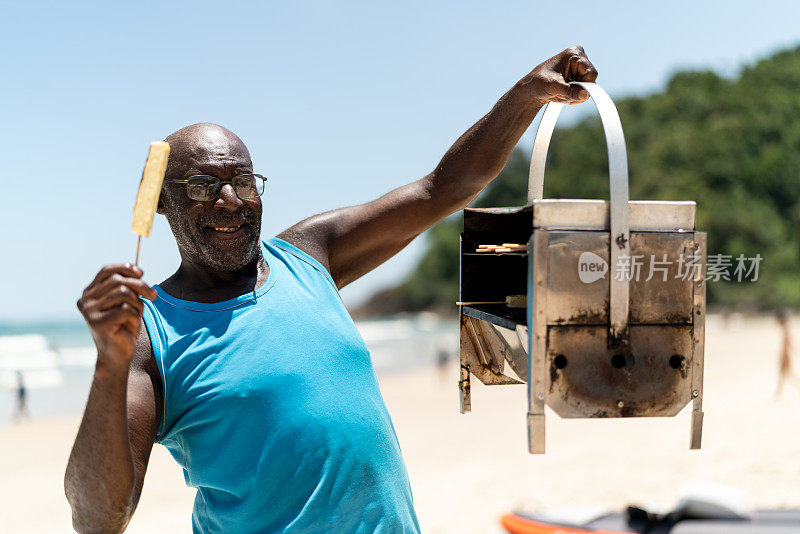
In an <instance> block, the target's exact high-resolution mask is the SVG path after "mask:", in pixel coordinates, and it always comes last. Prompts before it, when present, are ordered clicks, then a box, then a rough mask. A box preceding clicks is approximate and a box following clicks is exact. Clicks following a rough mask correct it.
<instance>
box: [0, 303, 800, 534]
mask: <svg viewBox="0 0 800 534" xmlns="http://www.w3.org/2000/svg"><path fill="white" fill-rule="evenodd" d="M791 326H792V334H793V340H794V343H795V345H794V348H793V371H794V374H795V377H797V376H798V375H800V350H798V349H800V318H797V317H795V318H794V319H793V320H792V323H791ZM780 341H781V336H780V333H779V330H778V327H777V324H776V322H775V320H774V319H773V318H770V317H765V318H747V319H744V318H738V317H736V316H734V317H732V318H731V319H730V321H729V322H728V323H727V324H726V323H725V322H724V321H723V320H722V319H721V318H720V317H717V316H711V317H710V318H709V321H708V336H707V342H706V372H705V398H704V410H705V427H704V433H703V448H702V450H700V451H691V450H689V411H688V410H689V408H688V407H687V409H684V411H683V412H681V414H679V415H678V416H677V417H675V418H668V419H625V420H561V419H559V418H558V417H557V416H556V415H554V414H553V413H552V412H550V413H549V415H548V422H547V432H548V435H547V447H548V452H547V454H545V455H543V456H531V455H529V454H528V453H527V450H526V427H525V413H526V398H525V387H524V386H505V387H494V388H488V387H484V386H482V385H481V384H479V383H478V382H477V381H476V380H475V381H473V398H472V409H473V412H472V413H471V414H467V415H461V414H459V413H458V389H457V385H456V382H457V380H458V373H457V368H456V365H455V364H453V365H451V366H450V367H449V369H448V370H447V373H446V376H444V377H441V376H440V374H439V373H438V370H436V369H431V368H417V369H414V370H412V371H403V372H392V373H387V374H384V375H382V376H380V380H381V388H382V391H383V395H384V398H385V400H386V403H387V405H388V407H389V411H390V413H391V415H392V418H393V420H394V424H395V427H396V429H397V433H398V435H399V439H400V443H401V446H402V450H403V456H404V458H405V461H406V464H407V466H408V471H409V475H410V477H411V483H412V487H413V491H414V500H415V504H416V508H417V513H418V515H419V519H420V522H421V524H422V528H423V531H424V532H429V533H445V532H447V533H449V532H459V533H500V532H503V531H502V529H501V528H500V526H499V522H498V518H499V516H500V515H501V514H502V513H505V512H508V511H511V510H512V509H524V510H534V509H551V508H557V507H571V506H594V505H598V506H607V507H611V508H619V507H622V506H625V505H627V504H630V503H639V504H647V503H659V504H663V505H669V504H670V503H672V502H674V501H675V499H676V497H677V495H678V492H679V490H680V488H681V487H682V486H683V485H684V484H686V483H687V482H689V481H692V480H707V481H712V482H717V483H722V484H725V485H728V486H731V487H734V488H737V489H739V490H741V491H743V492H745V493H746V495H747V497H748V498H749V500H750V503H751V504H752V505H753V506H755V507H762V508H764V507H766V508H776V507H796V508H797V507H800V483H798V481H799V480H800V410H798V406H800V381H798V378H794V382H793V383H787V384H786V385H785V387H784V390H783V393H782V395H781V396H780V397H776V395H775V390H776V385H777V370H778V354H779V345H780ZM78 422H79V419H78V418H77V417H70V418H65V419H51V420H46V421H44V420H43V421H37V422H34V423H30V424H22V425H18V426H13V425H6V426H3V427H0V503H2V504H0V532H4V533H6V532H8V533H17V532H22V533H28V532H36V533H39V532H41V533H51V532H53V533H55V532H71V531H72V530H71V526H70V517H69V508H68V505H67V503H66V500H65V498H64V496H63V489H62V478H63V473H64V467H65V465H66V460H67V456H68V454H69V449H70V446H71V443H72V440H73V438H74V435H75V433H76V431H77V426H78ZM193 498H194V491H193V490H192V489H191V488H187V487H186V486H185V485H184V481H183V475H182V472H181V470H180V468H179V467H178V466H177V464H176V463H175V462H174V461H173V460H172V458H171V457H170V456H169V454H168V453H167V452H166V449H164V448H163V447H161V446H156V447H155V449H154V452H153V455H152V458H151V461H150V467H149V470H148V474H147V478H146V481H145V487H144V491H143V496H142V499H141V502H140V504H139V508H138V510H137V511H136V515H135V516H134V518H133V521H132V522H131V524H130V527H129V528H128V531H127V532H132V533H152V532H176V533H180V532H191V523H190V515H191V507H192V501H193Z"/></svg>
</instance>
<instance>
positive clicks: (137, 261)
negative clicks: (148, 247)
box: [133, 235, 142, 265]
mask: <svg viewBox="0 0 800 534" xmlns="http://www.w3.org/2000/svg"><path fill="white" fill-rule="evenodd" d="M141 244H142V236H141V235H140V236H139V239H137V240H136V261H134V262H133V264H134V265H139V246H140V245H141Z"/></svg>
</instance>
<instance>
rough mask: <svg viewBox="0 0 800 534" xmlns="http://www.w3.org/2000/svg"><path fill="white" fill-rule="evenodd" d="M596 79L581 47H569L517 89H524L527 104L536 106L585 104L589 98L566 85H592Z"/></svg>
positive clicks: (586, 94)
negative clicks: (529, 102)
mask: <svg viewBox="0 0 800 534" xmlns="http://www.w3.org/2000/svg"><path fill="white" fill-rule="evenodd" d="M596 79H597V69H595V68H594V65H592V62H591V61H589V58H588V57H586V53H585V52H584V51H583V47H581V46H572V47H570V48H567V49H566V50H564V51H563V52H560V53H558V54H556V55H555V56H553V57H551V58H550V59H548V60H547V61H545V62H544V63H542V64H541V65H539V66H537V67H536V68H535V69H533V70H532V71H531V73H530V74H528V75H527V76H525V77H524V78H522V79H521V80H520V81H519V83H518V85H519V86H521V87H524V88H525V89H527V91H528V95H529V98H530V99H531V102H532V103H535V104H536V105H538V106H542V105H544V104H545V103H547V102H559V103H561V104H578V103H579V102H584V101H585V100H587V99H588V98H589V94H588V93H587V92H586V91H585V90H584V89H583V88H582V87H580V86H577V85H570V84H569V82H594V81H595V80H596Z"/></svg>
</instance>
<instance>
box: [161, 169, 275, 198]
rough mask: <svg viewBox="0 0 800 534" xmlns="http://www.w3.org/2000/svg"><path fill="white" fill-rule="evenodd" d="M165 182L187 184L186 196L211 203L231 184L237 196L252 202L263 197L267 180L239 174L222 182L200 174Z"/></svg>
mask: <svg viewBox="0 0 800 534" xmlns="http://www.w3.org/2000/svg"><path fill="white" fill-rule="evenodd" d="M164 181H165V182H169V183H173V184H186V194H187V195H188V196H189V198H191V199H192V200H199V201H203V202H205V201H209V200H216V198H217V196H219V192H220V191H222V186H223V185H225V184H231V187H233V190H234V191H235V192H236V196H237V197H239V198H241V199H242V200H252V199H254V198H258V197H259V196H261V193H263V192H264V183H265V182H266V181H267V179H266V178H265V177H263V176H261V175H260V174H251V173H246V174H237V175H236V176H234V177H233V178H231V179H230V181H228V180H220V179H219V178H217V177H215V176H208V175H205V174H198V175H197V176H190V177H189V178H184V179H182V180H179V179H177V178H164Z"/></svg>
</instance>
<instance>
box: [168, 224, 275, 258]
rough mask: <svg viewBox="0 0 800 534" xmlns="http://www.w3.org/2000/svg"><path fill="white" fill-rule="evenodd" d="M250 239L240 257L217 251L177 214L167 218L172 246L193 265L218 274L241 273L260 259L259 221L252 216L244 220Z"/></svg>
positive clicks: (193, 225) (235, 252)
mask: <svg viewBox="0 0 800 534" xmlns="http://www.w3.org/2000/svg"><path fill="white" fill-rule="evenodd" d="M246 219H247V223H248V225H249V227H250V228H249V232H250V235H249V236H248V238H247V242H246V243H245V244H244V247H243V250H242V252H241V253H239V252H238V251H230V250H220V249H219V248H217V247H216V246H214V244H213V243H211V242H209V241H208V239H207V238H206V237H205V236H204V235H203V231H202V229H201V228H200V227H198V226H197V225H196V224H194V222H191V221H188V220H186V219H185V218H184V217H181V214H179V213H171V214H170V217H167V221H168V222H169V226H170V228H171V229H172V234H173V235H174V236H175V242H176V243H177V244H178V249H179V250H180V251H181V253H182V254H183V255H186V256H187V257H188V258H189V259H190V260H191V261H192V262H194V263H197V264H200V265H205V266H206V267H209V268H210V269H213V270H214V271H218V272H232V271H237V270H239V269H242V268H244V267H246V266H248V265H250V264H251V263H253V262H254V261H256V260H258V259H259V258H260V257H261V221H260V220H256V219H255V217H254V216H248V217H246Z"/></svg>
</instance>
